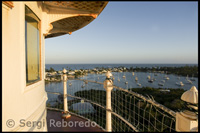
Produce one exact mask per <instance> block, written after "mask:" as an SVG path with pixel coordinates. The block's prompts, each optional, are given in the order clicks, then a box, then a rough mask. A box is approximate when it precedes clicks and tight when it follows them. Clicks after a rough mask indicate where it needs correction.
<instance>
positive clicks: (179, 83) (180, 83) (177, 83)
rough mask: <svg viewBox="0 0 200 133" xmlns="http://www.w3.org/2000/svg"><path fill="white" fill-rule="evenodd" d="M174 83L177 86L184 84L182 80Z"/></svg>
mask: <svg viewBox="0 0 200 133" xmlns="http://www.w3.org/2000/svg"><path fill="white" fill-rule="evenodd" d="M176 85H178V86H184V84H183V82H181V81H180V82H176Z"/></svg>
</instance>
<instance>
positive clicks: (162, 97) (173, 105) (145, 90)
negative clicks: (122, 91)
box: [129, 87, 185, 111]
mask: <svg viewBox="0 0 200 133" xmlns="http://www.w3.org/2000/svg"><path fill="white" fill-rule="evenodd" d="M129 90H131V91H133V92H137V93H139V94H142V95H144V96H146V95H149V96H150V95H152V96H153V98H154V100H155V101H156V102H158V103H160V104H162V105H164V106H165V107H167V108H169V109H171V110H173V111H178V110H183V109H185V104H184V102H183V101H182V100H181V95H182V94H183V93H184V92H185V90H184V89H172V88H169V89H168V90H170V92H163V91H160V90H163V89H161V88H151V87H142V88H132V89H129Z"/></svg>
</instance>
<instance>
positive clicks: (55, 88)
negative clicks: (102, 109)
mask: <svg viewBox="0 0 200 133" xmlns="http://www.w3.org/2000/svg"><path fill="white" fill-rule="evenodd" d="M112 74H113V76H114V77H115V80H114V85H116V86H119V87H122V88H124V89H128V88H142V87H153V88H173V89H177V88H183V89H184V90H188V89H190V88H191V87H192V86H196V88H197V89H198V78H195V81H192V82H193V84H187V83H186V77H183V76H180V79H178V78H177V77H178V76H176V75H173V74H168V75H167V76H168V77H169V80H165V79H164V76H165V75H166V74H161V73H158V75H157V76H154V75H153V74H152V73H146V72H135V75H134V76H133V75H132V73H131V72H122V73H119V72H112ZM123 75H125V76H126V79H124V78H122V76H123ZM148 75H150V76H151V77H152V76H153V77H154V78H156V81H154V82H153V83H149V82H148V79H147V76H148ZM135 76H137V77H138V82H139V83H140V84H141V87H139V86H138V85H137V83H138V82H136V81H135ZM118 77H119V79H120V82H118ZM189 78H191V77H189ZM80 79H87V80H94V81H98V82H103V81H104V80H105V74H88V75H87V76H84V77H81V78H80ZM161 80H165V83H164V86H158V83H159V82H160V81H161ZM126 81H127V82H128V84H125V82H126ZM180 81H182V82H183V84H184V86H182V87H181V86H178V85H176V82H180ZM69 82H71V83H72V86H69ZM82 85H83V81H79V80H68V84H67V93H68V94H71V95H74V93H75V92H76V91H77V88H78V89H79V90H90V89H98V90H104V88H103V85H101V84H96V83H90V82H88V84H86V86H85V87H84V88H82V87H81V86H82ZM45 89H46V91H51V92H60V93H63V83H62V82H51V83H48V84H46V85H45ZM48 98H49V100H50V99H56V95H51V94H48ZM68 100H70V99H68Z"/></svg>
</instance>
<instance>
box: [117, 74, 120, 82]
mask: <svg viewBox="0 0 200 133" xmlns="http://www.w3.org/2000/svg"><path fill="white" fill-rule="evenodd" d="M117 81H118V82H120V79H119V73H118V79H117Z"/></svg>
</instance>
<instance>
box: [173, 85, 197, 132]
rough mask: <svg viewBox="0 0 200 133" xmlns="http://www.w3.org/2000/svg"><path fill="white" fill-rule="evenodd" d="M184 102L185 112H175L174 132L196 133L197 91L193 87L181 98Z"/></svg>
mask: <svg viewBox="0 0 200 133" xmlns="http://www.w3.org/2000/svg"><path fill="white" fill-rule="evenodd" d="M181 100H183V101H184V102H186V106H187V108H188V109H187V110H184V111H181V112H176V131H178V132H198V107H197V105H198V90H197V89H196V87H195V86H192V88H191V89H190V90H188V91H186V92H184V93H183V94H182V96H181Z"/></svg>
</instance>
